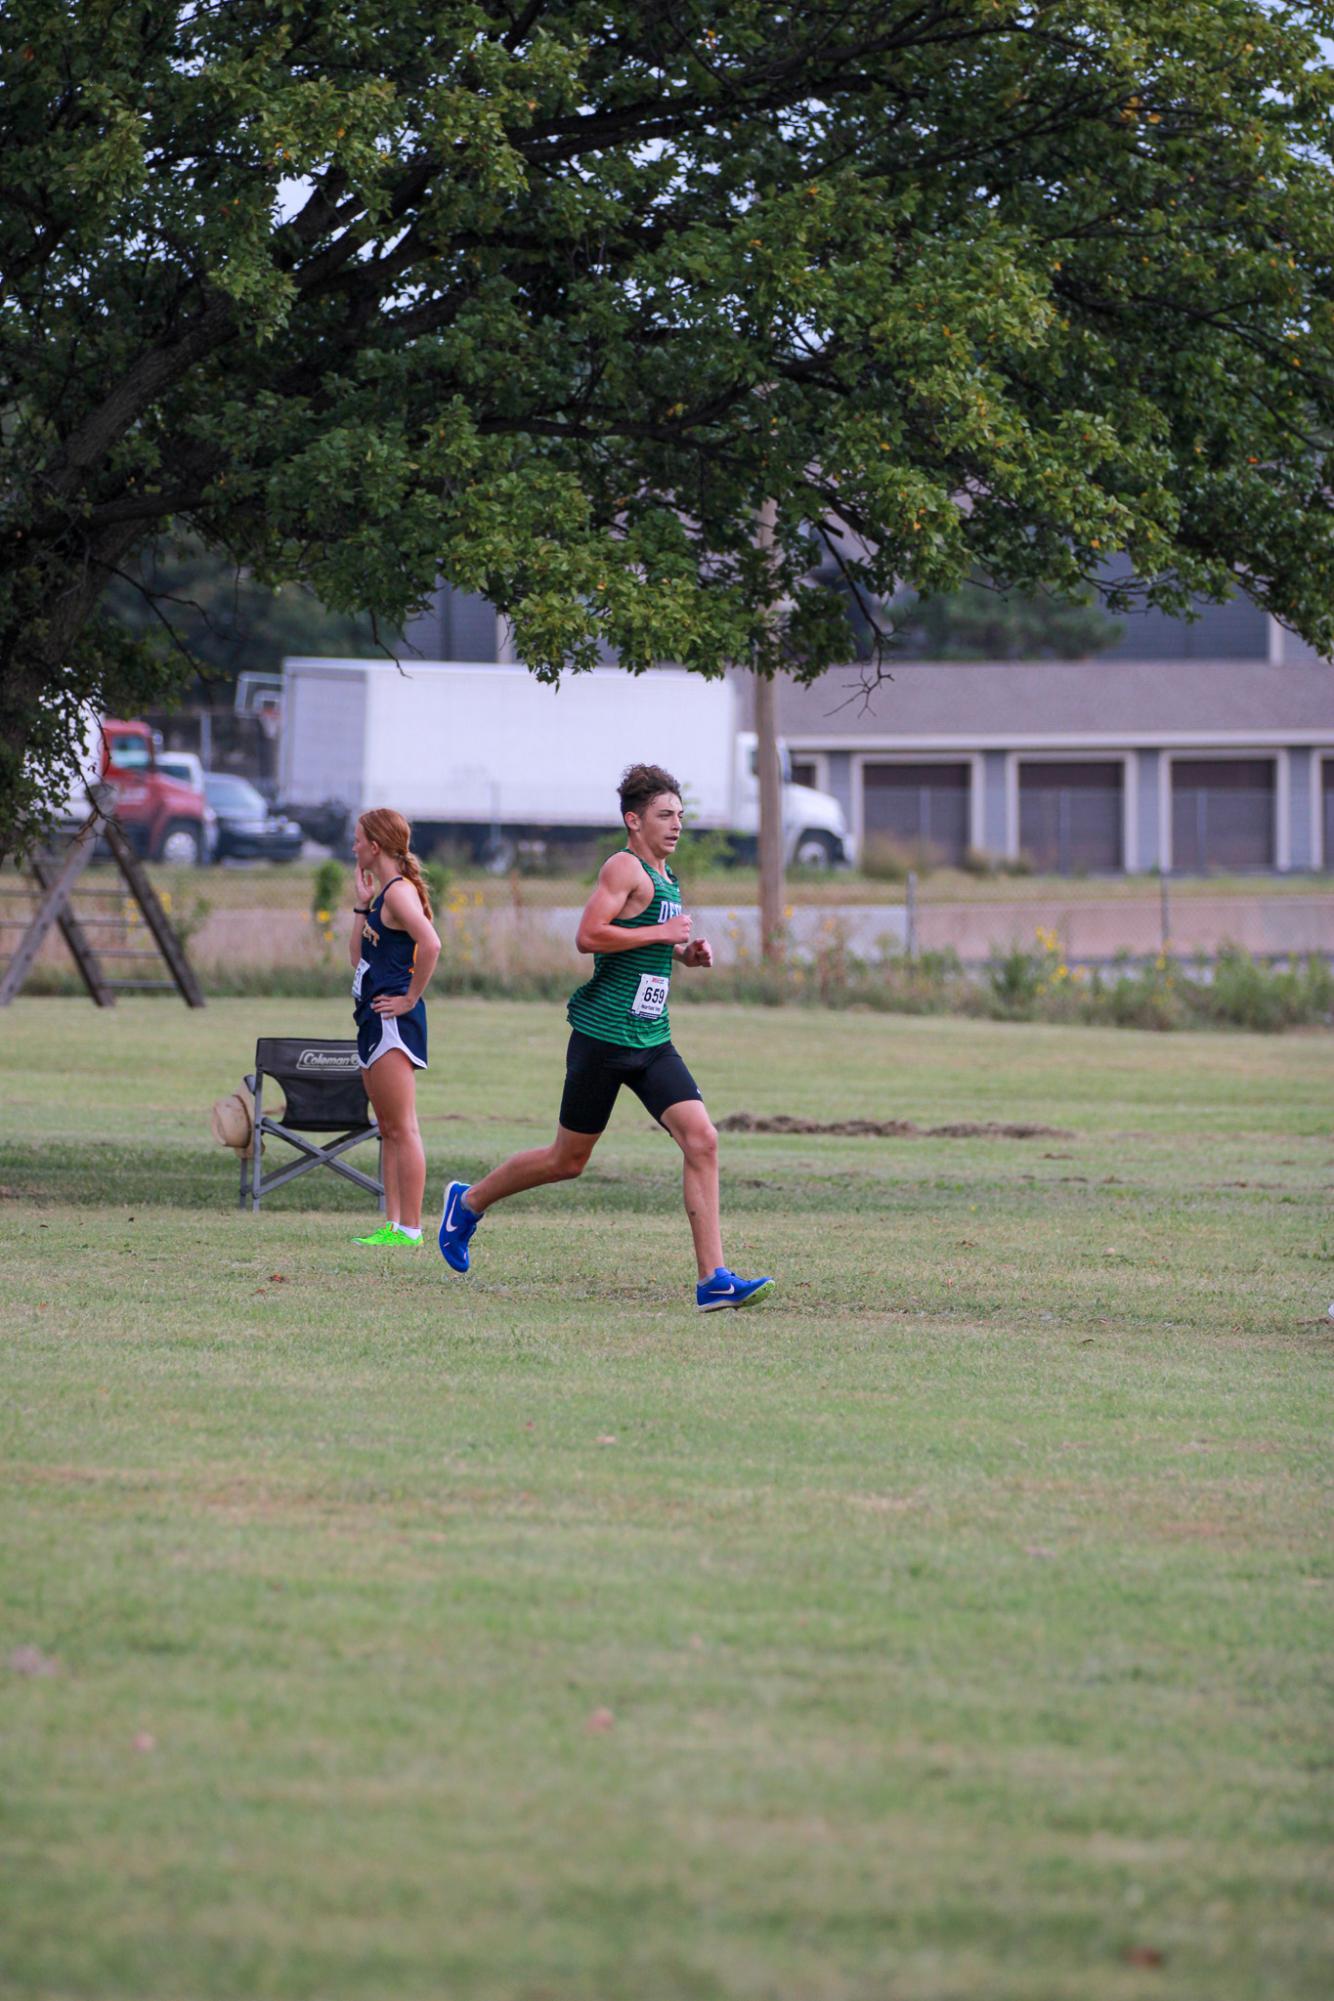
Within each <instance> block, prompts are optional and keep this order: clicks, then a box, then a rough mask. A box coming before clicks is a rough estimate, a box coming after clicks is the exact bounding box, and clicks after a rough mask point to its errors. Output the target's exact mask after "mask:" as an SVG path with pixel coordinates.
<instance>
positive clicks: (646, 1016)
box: [630, 973, 670, 1021]
mask: <svg viewBox="0 0 1334 2001" xmlns="http://www.w3.org/2000/svg"><path fill="white" fill-rule="evenodd" d="M669 985H670V981H669V980H667V979H666V978H665V977H664V975H663V974H662V973H645V974H644V976H643V978H642V979H641V980H640V982H639V985H638V987H637V988H636V989H635V997H634V999H633V1000H632V1001H631V1003H630V1012H631V1014H632V1015H633V1016H634V1017H635V1019H636V1021H656V1020H657V1018H658V1016H659V1015H660V1014H661V1013H662V1011H663V1009H664V1008H665V1007H666V1005H667V989H668V987H669Z"/></svg>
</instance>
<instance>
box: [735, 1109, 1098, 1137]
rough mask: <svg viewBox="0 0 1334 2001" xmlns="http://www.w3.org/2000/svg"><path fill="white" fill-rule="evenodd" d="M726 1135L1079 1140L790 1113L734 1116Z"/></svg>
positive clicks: (1036, 1129)
mask: <svg viewBox="0 0 1334 2001" xmlns="http://www.w3.org/2000/svg"><path fill="white" fill-rule="evenodd" d="M718 1130H719V1132H725V1133H837V1134H838V1135H839V1136H840V1138H843V1139H1077V1138H1078V1137H1079V1135H1078V1134H1077V1133H1073V1132H1071V1131H1070V1130H1069V1129H1068V1128H1067V1127H1065V1126H1035V1125H1023V1124H1020V1125H1007V1124H1000V1123H998V1122H997V1121H996V1120H994V1119H985V1120H983V1121H982V1122H981V1123H975V1122H974V1121H972V1120H967V1121H964V1122H961V1123H956V1124H953V1125H947V1126H919V1125H918V1124H917V1122H916V1120H914V1119H827V1120H826V1119H798V1118H793V1117H791V1116H790V1115H789V1114H788V1113H787V1112H775V1113H774V1114H773V1115H772V1117H769V1118H761V1117H760V1116H759V1114H758V1113H756V1112H731V1113H729V1115H728V1116H727V1117H726V1118H725V1119H719V1121H718Z"/></svg>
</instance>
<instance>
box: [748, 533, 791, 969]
mask: <svg viewBox="0 0 1334 2001" xmlns="http://www.w3.org/2000/svg"><path fill="white" fill-rule="evenodd" d="M777 514H778V509H777V504H776V503H775V502H774V501H772V500H766V501H765V502H764V505H763V506H762V507H761V508H760V511H759V516H758V519H757V522H756V529H755V541H756V544H757V546H758V548H759V549H760V551H761V553H762V554H763V556H764V558H765V563H766V566H767V567H769V568H772V562H773V546H774V526H775V522H776V520H777ZM775 615H776V614H775V611H774V609H773V604H772V596H771V598H770V608H769V611H768V613H767V616H768V618H769V619H770V620H772V619H773V618H774V617H775ZM776 695H777V691H776V689H775V687H774V678H773V676H772V675H769V674H760V673H757V674H756V676H755V754H756V764H757V776H758V778H759V782H760V833H759V862H760V951H761V954H762V956H763V957H764V958H765V959H767V960H769V961H771V962H773V961H776V960H778V959H781V958H782V956H783V908H784V904H785V901H786V898H785V894H784V886H783V781H782V774H781V771H780V769H779V764H778V726H777V699H776Z"/></svg>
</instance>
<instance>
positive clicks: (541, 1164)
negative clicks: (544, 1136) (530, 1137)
mask: <svg viewBox="0 0 1334 2001" xmlns="http://www.w3.org/2000/svg"><path fill="white" fill-rule="evenodd" d="M601 1137H602V1135H601V1133H576V1132H571V1131H570V1130H569V1128H568V1127H567V1126H561V1125H558V1126H557V1127H556V1137H555V1139H554V1140H553V1141H552V1143H551V1145H550V1146H535V1147H532V1148H530V1149H529V1151H528V1152H527V1153H515V1154H511V1155H510V1158H509V1159H508V1160H502V1161H501V1163H500V1166H499V1167H493V1168H492V1169H491V1172H490V1173H489V1174H487V1175H484V1176H483V1177H482V1179H481V1180H480V1181H474V1182H473V1184H472V1187H471V1188H470V1189H469V1190H468V1192H467V1194H466V1195H465V1196H464V1198H463V1200H464V1206H465V1208H468V1209H471V1210H473V1211H474V1212H475V1213H476V1214H477V1215H479V1216H484V1215H485V1214H486V1212H487V1210H488V1209H489V1208H490V1207H491V1205H492V1203H493V1202H503V1201H504V1200H505V1197H506V1196H507V1195H519V1194H521V1193H522V1191H523V1190H524V1189H525V1188H542V1187H545V1185H546V1184H547V1182H549V1181H573V1180H574V1179H575V1177H576V1176H577V1175H580V1174H582V1173H583V1171H584V1169H585V1168H586V1167H587V1165H588V1162H589V1158H590V1156H591V1154H592V1152H593V1148H594V1147H595V1146H596V1145H597V1143H598V1141H599V1140H600V1139H601Z"/></svg>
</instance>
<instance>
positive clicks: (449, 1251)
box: [440, 1181, 482, 1272]
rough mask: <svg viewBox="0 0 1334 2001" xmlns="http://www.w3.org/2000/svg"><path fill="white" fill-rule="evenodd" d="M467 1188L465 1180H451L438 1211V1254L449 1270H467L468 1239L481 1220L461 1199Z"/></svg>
mask: <svg viewBox="0 0 1334 2001" xmlns="http://www.w3.org/2000/svg"><path fill="white" fill-rule="evenodd" d="M468 1188H469V1183H468V1182H466V1181H451V1182H450V1184H449V1186H448V1188H446V1190H445V1206H444V1208H443V1209H442V1211H441V1213H440V1255H441V1257H442V1258H443V1259H444V1261H445V1263H446V1264H447V1265H448V1266H449V1269H450V1270H451V1271H458V1272H464V1271H467V1269H468V1239H469V1237H470V1236H471V1235H472V1233H473V1231H474V1230H475V1229H476V1228H477V1225H478V1224H479V1223H480V1222H481V1220H482V1219H481V1217H480V1216H479V1215H478V1214H477V1213H476V1211H475V1210H472V1209H470V1208H469V1207H468V1205H467V1203H466V1202H465V1201H464V1199H463V1198H464V1196H465V1195H466V1194H467V1192H468Z"/></svg>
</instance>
